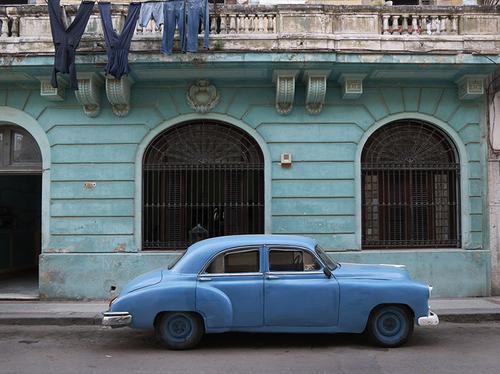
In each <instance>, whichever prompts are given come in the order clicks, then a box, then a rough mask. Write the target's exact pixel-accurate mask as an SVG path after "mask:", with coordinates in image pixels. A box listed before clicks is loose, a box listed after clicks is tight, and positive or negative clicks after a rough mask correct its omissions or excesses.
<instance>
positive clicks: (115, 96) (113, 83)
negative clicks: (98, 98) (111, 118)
mask: <svg viewBox="0 0 500 374" xmlns="http://www.w3.org/2000/svg"><path fill="white" fill-rule="evenodd" d="M133 84H134V81H133V79H132V78H130V77H128V76H124V77H122V78H121V79H116V78H114V77H112V76H106V96H107V97H108V101H109V103H110V104H111V109H112V110H113V113H114V114H115V115H117V116H118V117H125V116H126V115H127V114H128V112H129V111H130V87H131V86H132V85H133Z"/></svg>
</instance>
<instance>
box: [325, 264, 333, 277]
mask: <svg viewBox="0 0 500 374" xmlns="http://www.w3.org/2000/svg"><path fill="white" fill-rule="evenodd" d="M323 272H324V273H325V275H326V277H327V278H331V277H332V271H331V270H330V269H328V268H327V267H326V266H325V267H324V268H323Z"/></svg>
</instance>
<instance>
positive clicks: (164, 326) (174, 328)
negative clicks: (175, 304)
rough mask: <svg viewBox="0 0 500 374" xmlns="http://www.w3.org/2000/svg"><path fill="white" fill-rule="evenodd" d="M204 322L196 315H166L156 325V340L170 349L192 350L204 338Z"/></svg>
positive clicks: (185, 313) (176, 313) (187, 313)
mask: <svg viewBox="0 0 500 374" xmlns="http://www.w3.org/2000/svg"><path fill="white" fill-rule="evenodd" d="M203 330H204V329H203V321H202V319H201V317H200V316H199V315H198V314H196V313H189V312H170V313H165V314H163V315H162V316H160V318H158V320H157V321H156V323H155V334H156V338H157V339H158V340H159V341H160V343H162V344H163V345H164V346H165V347H167V348H169V349H190V348H193V347H195V346H196V345H197V344H198V343H199V342H200V340H201V338H202V337H203V332H204V331H203Z"/></svg>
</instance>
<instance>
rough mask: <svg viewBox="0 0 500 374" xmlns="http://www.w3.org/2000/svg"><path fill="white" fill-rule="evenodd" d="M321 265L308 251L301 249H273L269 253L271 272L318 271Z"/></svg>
mask: <svg viewBox="0 0 500 374" xmlns="http://www.w3.org/2000/svg"><path fill="white" fill-rule="evenodd" d="M320 269H321V265H320V264H319V263H318V261H317V260H316V258H315V257H314V256H313V255H311V254H310V253H309V252H307V251H303V250H300V249H297V250H285V249H271V250H270V251H269V271H316V270H320Z"/></svg>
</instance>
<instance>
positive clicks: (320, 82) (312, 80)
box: [304, 70, 331, 114]
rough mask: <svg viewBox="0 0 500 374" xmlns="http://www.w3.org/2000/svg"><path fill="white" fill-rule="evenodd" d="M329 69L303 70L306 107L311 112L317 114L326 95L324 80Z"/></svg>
mask: <svg viewBox="0 0 500 374" xmlns="http://www.w3.org/2000/svg"><path fill="white" fill-rule="evenodd" d="M330 72H331V71H330V70H317V71H316V70H308V71H305V72H304V81H305V83H306V90H307V91H306V109H307V111H308V112H309V113H311V114H319V113H320V112H321V110H322V109H323V104H324V103H325V97H326V80H327V79H328V76H329V75H330Z"/></svg>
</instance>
